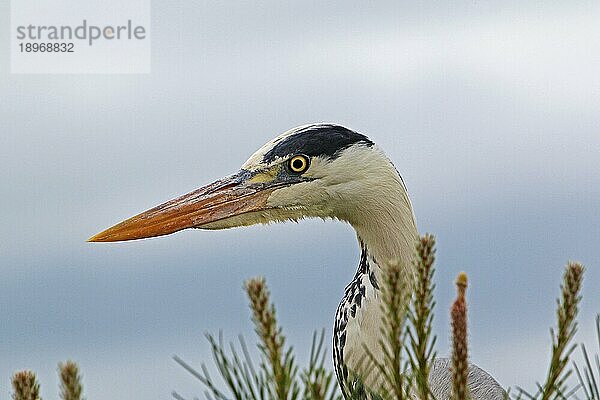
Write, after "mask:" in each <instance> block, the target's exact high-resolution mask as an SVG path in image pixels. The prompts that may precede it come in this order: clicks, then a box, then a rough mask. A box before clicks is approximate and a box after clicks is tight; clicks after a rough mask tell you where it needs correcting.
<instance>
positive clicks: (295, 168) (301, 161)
mask: <svg viewBox="0 0 600 400" xmlns="http://www.w3.org/2000/svg"><path fill="white" fill-rule="evenodd" d="M288 166H289V167H290V171H292V172H295V173H297V174H300V173H302V172H304V171H306V170H307V169H308V167H309V161H308V157H306V156H304V155H297V156H294V157H292V158H290V160H289V161H288Z"/></svg>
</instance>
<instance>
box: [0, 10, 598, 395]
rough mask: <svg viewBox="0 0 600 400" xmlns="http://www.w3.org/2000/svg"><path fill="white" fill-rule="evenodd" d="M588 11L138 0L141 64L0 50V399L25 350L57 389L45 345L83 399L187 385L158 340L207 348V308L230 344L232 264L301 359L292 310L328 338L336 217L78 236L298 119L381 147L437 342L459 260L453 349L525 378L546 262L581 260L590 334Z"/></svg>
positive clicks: (593, 76)
mask: <svg viewBox="0 0 600 400" xmlns="http://www.w3.org/2000/svg"><path fill="white" fill-rule="evenodd" d="M9 15H10V13H9V4H8V2H7V1H6V0H3V1H0V26H5V27H8V26H9ZM599 20H600V5H599V4H598V2H593V1H590V2H568V3H567V2H565V3H564V4H561V3H560V2H521V1H478V2H435V3H434V2H432V3H431V4H421V3H420V2H397V1H390V2H377V3H376V4H375V3H373V4H371V3H369V4H366V3H365V2H347V1H330V2H327V3H326V4H325V3H322V2H312V1H311V2H306V1H289V2H280V1H262V2H252V1H243V2H220V1H212V2H190V1H187V2H183V1H170V2H154V3H153V6H152V27H151V31H152V73H150V74H146V75H11V74H10V73H9V60H8V58H7V57H2V58H1V59H0V94H1V96H0V121H1V122H0V125H1V128H0V130H1V135H0V149H2V150H1V152H0V158H1V160H2V163H1V165H2V168H0V179H1V182H2V184H1V185H0V199H1V200H0V206H1V209H2V223H1V224H0V323H1V329H0V397H6V398H8V397H9V393H10V376H11V374H12V373H13V372H14V371H16V370H18V369H24V368H29V369H33V370H35V371H36V372H37V373H38V374H39V377H40V381H41V384H42V390H43V394H44V397H45V398H47V399H51V398H57V397H58V396H57V392H58V388H57V386H58V381H57V378H56V373H55V371H56V363H57V362H58V361H61V360H65V359H67V358H72V359H73V360H76V361H77V362H79V364H80V367H81V370H82V372H83V375H84V391H85V394H86V396H87V398H89V399H115V400H117V399H131V398H145V399H167V398H170V392H171V391H172V390H174V389H175V390H177V391H178V392H180V393H181V394H182V395H184V396H187V397H193V396H194V395H197V396H202V391H201V387H200V385H199V384H198V383H197V382H196V381H195V380H194V379H193V378H192V377H191V376H190V375H188V374H187V373H186V372H185V371H184V370H183V369H181V368H180V367H179V366H177V365H176V364H175V362H173V361H172V359H171V356H172V355H174V354H177V355H179V356H181V357H182V358H183V359H185V360H186V361H188V362H189V363H191V364H193V365H195V366H198V365H199V363H200V361H203V360H205V361H209V358H210V355H209V354H210V353H209V346H208V344H207V343H206V341H205V340H204V338H203V333H204V332H213V333H216V332H218V331H219V330H220V329H222V330H223V332H224V336H225V338H226V339H235V338H236V335H237V334H238V333H243V334H244V335H246V337H247V339H248V342H250V343H253V342H254V341H255V338H254V336H253V332H252V326H251V324H250V321H249V311H248V309H247V301H246V299H245V296H244V294H243V292H242V289H241V288H242V283H243V281H244V280H245V279H247V278H249V277H252V276H256V275H264V276H266V278H267V281H268V283H269V285H270V288H271V291H272V297H273V299H274V301H275V302H276V304H277V306H278V312H279V317H280V321H281V323H282V325H283V326H284V329H285V333H286V334H287V336H288V337H289V341H290V343H291V344H293V345H294V346H295V347H296V348H297V350H298V352H299V356H300V359H301V360H305V359H306V358H307V357H308V351H309V343H310V338H311V335H312V332H313V330H315V329H321V328H323V327H324V328H326V329H327V338H328V341H329V337H330V335H331V326H332V323H333V316H334V312H335V309H336V306H337V303H338V301H339V299H340V298H341V296H342V293H343V290H344V287H345V285H346V283H347V282H348V281H349V280H350V279H351V278H352V276H353V274H354V272H355V268H356V265H357V263H358V255H359V254H358V249H357V243H356V239H355V236H354V233H353V231H352V230H351V228H350V227H349V226H347V225H344V224H341V223H334V222H327V223H325V222H321V221H305V222H302V223H300V224H285V225H273V226H270V227H261V226H259V227H250V228H244V229H238V230H230V231H220V232H204V231H193V230H189V231H184V232H180V233H178V234H175V235H172V236H168V237H163V238H157V239H150V240H143V241H138V242H131V243H120V244H90V243H86V242H85V240H86V239H87V238H88V237H89V236H91V235H92V234H95V233H97V232H99V231H100V230H102V229H104V228H107V227H109V226H111V225H112V224H114V223H116V222H118V221H120V220H122V219H124V218H126V217H129V216H131V215H133V214H135V213H137V212H139V211H143V210H145V209H147V208H149V207H151V206H154V205H156V204H158V203H160V202H162V201H164V200H167V199H170V198H172V197H174V196H176V195H178V194H182V193H185V192H187V191H189V190H192V189H194V188H197V187H199V186H201V185H203V184H205V183H207V182H209V181H212V180H213V179H215V178H217V177H220V176H222V175H225V174H228V173H231V172H234V171H236V170H237V169H238V168H239V166H240V165H241V164H242V163H243V162H244V161H245V160H246V158H247V157H248V156H249V155H250V154H251V153H253V152H254V150H256V149H257V148H258V147H260V146H261V145H262V144H263V143H264V142H266V141H267V140H269V139H271V138H272V137H274V136H275V135H277V134H279V133H281V132H282V131H285V130H287V129H289V128H291V127H294V126H296V125H300V124H304V123H308V122H318V121H330V122H337V123H340V124H343V125H346V126H348V127H350V128H352V129H355V130H358V131H360V132H362V133H365V134H367V135H368V136H370V137H371V138H372V139H373V140H374V141H375V142H377V143H378V144H379V145H380V146H381V147H382V148H383V149H385V150H386V152H387V153H388V154H389V156H390V158H391V159H392V160H393V161H394V162H395V164H396V166H397V168H398V169H399V171H400V172H401V174H402V176H403V177H404V180H405V182H406V184H407V185H408V188H409V192H410V195H411V197H412V201H413V205H414V208H415V212H416V215H417V221H418V225H419V229H420V230H421V232H423V233H424V232H432V233H434V234H436V235H437V239H438V262H437V274H436V283H437V289H436V294H437V309H436V319H435V333H436V334H437V335H438V346H437V348H438V351H439V353H440V354H441V355H445V354H448V353H449V343H448V338H449V322H448V317H447V314H448V308H449V306H450V302H451V299H452V298H453V296H454V286H453V284H452V282H453V279H454V277H455V276H456V274H457V273H458V272H459V271H461V270H465V271H467V272H468V274H469V277H470V289H469V293H468V298H469V302H470V310H469V312H470V314H469V318H470V340H471V357H472V361H473V362H475V363H477V364H478V365H480V366H481V367H482V368H484V369H485V370H487V371H489V372H490V373H491V374H492V375H494V376H495V377H496V378H497V379H498V381H499V382H500V383H501V384H502V385H504V386H512V385H520V386H523V387H525V388H528V389H533V388H534V386H533V385H534V381H536V380H541V379H542V378H543V377H544V376H545V373H546V368H547V361H548V358H549V350H550V341H549V334H548V328H549V327H550V326H551V325H553V324H554V320H555V315H554V313H555V311H554V305H555V298H556V297H557V296H558V293H559V288H558V286H559V283H560V281H561V275H562V271H563V265H564V264H565V263H566V262H567V261H568V260H578V261H582V262H583V263H584V264H586V265H587V267H588V269H587V274H586V279H585V283H584V299H583V306H582V312H581V315H580V330H579V333H578V335H577V341H587V342H588V343H589V345H590V346H591V345H592V344H593V343H594V342H593V340H595V335H594V331H593V327H594V322H593V319H594V315H595V314H596V313H597V312H599V311H600V294H599V293H600V272H598V265H600V248H599V247H600V173H599V171H600V73H599V71H600V24H599V23H598V21H599ZM0 42H1V43H2V44H3V47H5V48H6V51H5V54H8V29H5V30H3V32H2V35H1V36H0ZM329 347H330V346H329Z"/></svg>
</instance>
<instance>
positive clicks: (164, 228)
mask: <svg viewBox="0 0 600 400" xmlns="http://www.w3.org/2000/svg"><path fill="white" fill-rule="evenodd" d="M249 175H250V173H249V172H248V171H240V173H238V174H235V175H232V176H229V177H227V178H223V179H220V180H218V181H216V182H214V183H212V184H210V185H207V186H205V187H203V188H200V189H197V190H194V191H193V192H190V193H188V194H185V195H183V196H181V197H178V198H176V199H173V200H170V201H168V202H166V203H164V204H161V205H159V206H157V207H154V208H152V209H150V210H148V211H145V212H143V213H141V214H138V215H136V216H135V217H131V218H129V219H127V220H125V221H123V222H121V223H118V224H117V225H115V226H113V227H111V228H108V229H107V230H105V231H103V232H100V233H98V234H97V235H94V236H92V237H91V238H90V239H88V242H118V241H124V240H135V239H143V238H149V237H154V236H162V235H168V234H171V233H174V232H177V231H180V230H182V229H187V228H201V227H202V225H205V224H209V223H211V222H215V221H219V220H222V219H226V218H230V217H233V216H237V215H240V214H244V213H248V212H253V211H260V210H264V209H265V207H266V203H267V199H268V197H269V195H270V194H271V192H272V191H273V190H275V189H276V187H277V185H276V184H275V185H273V184H268V183H250V182H249V181H248V178H249Z"/></svg>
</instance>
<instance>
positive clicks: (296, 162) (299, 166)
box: [292, 159, 304, 169]
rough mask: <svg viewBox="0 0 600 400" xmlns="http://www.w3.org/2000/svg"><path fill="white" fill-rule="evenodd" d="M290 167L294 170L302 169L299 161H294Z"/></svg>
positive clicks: (302, 165)
mask: <svg viewBox="0 0 600 400" xmlns="http://www.w3.org/2000/svg"><path fill="white" fill-rule="evenodd" d="M292 166H293V167H294V169H302V167H304V163H303V162H302V160H300V159H295V160H294V161H292Z"/></svg>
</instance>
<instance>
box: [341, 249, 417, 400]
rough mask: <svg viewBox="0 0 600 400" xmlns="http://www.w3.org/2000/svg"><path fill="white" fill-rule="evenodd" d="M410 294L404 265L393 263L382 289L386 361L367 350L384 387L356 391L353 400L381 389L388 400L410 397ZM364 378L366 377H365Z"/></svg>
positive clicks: (382, 342)
mask: <svg viewBox="0 0 600 400" xmlns="http://www.w3.org/2000/svg"><path fill="white" fill-rule="evenodd" d="M410 295H411V293H410V289H409V287H408V284H407V281H406V278H405V273H404V269H403V268H402V266H401V264H400V263H399V262H398V261H392V262H389V263H388V264H387V266H386V268H385V270H384V275H383V285H382V288H381V299H382V322H383V327H382V329H381V334H382V337H383V340H381V341H380V342H379V344H380V346H381V349H382V353H383V357H382V359H378V358H377V357H375V356H374V354H373V353H372V351H371V349H369V348H366V347H365V352H366V354H367V357H368V361H369V362H370V363H371V364H372V366H373V367H374V368H373V369H375V371H376V372H377V373H379V374H380V375H381V377H382V387H381V388H369V389H367V388H364V389H362V390H359V389H358V388H353V392H354V393H355V395H353V397H352V398H355V397H354V396H357V397H359V398H363V397H364V396H365V394H366V393H369V396H370V397H373V394H372V393H370V390H371V389H379V391H380V393H381V397H382V398H384V399H395V400H404V399H409V398H410V389H411V381H410V379H409V377H407V375H406V374H405V373H404V372H405V371H406V370H407V362H405V361H404V360H403V350H404V343H405V342H406V337H407V331H406V329H405V322H406V315H407V304H408V303H409V301H410ZM363 370H364V368H363ZM371 372H374V371H371ZM362 379H365V377H364V376H363V377H362ZM359 383H360V382H359Z"/></svg>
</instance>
